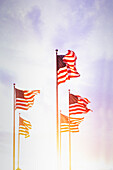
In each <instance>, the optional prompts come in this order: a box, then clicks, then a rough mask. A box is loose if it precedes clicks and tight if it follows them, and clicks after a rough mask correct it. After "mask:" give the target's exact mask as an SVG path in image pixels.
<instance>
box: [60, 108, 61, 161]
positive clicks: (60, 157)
mask: <svg viewBox="0 0 113 170" xmlns="http://www.w3.org/2000/svg"><path fill="white" fill-rule="evenodd" d="M60 119H61V110H60ZM60 160H61V122H60Z"/></svg>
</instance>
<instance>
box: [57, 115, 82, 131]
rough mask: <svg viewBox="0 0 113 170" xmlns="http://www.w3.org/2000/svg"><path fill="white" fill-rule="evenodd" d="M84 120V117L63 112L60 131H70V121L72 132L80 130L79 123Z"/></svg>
mask: <svg viewBox="0 0 113 170" xmlns="http://www.w3.org/2000/svg"><path fill="white" fill-rule="evenodd" d="M83 120H84V117H83V118H72V117H70V121H69V117H68V116H66V115H63V114H60V131H61V132H69V123H70V132H79V124H80V123H81V122H82V121H83Z"/></svg>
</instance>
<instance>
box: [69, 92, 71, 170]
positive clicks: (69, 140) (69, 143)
mask: <svg viewBox="0 0 113 170" xmlns="http://www.w3.org/2000/svg"><path fill="white" fill-rule="evenodd" d="M69 96H70V89H69ZM69 170H71V132H70V114H69Z"/></svg>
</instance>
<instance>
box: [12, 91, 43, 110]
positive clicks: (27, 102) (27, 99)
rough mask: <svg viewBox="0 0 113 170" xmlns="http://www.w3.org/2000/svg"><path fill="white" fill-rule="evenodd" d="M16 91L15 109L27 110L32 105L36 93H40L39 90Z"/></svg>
mask: <svg viewBox="0 0 113 170" xmlns="http://www.w3.org/2000/svg"><path fill="white" fill-rule="evenodd" d="M15 90H16V106H15V107H16V108H15V109H22V110H28V109H29V108H30V107H32V106H33V104H34V97H35V95H37V93H40V90H31V91H30V90H19V89H15Z"/></svg>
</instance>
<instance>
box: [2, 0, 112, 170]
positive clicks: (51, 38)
mask: <svg viewBox="0 0 113 170" xmlns="http://www.w3.org/2000/svg"><path fill="white" fill-rule="evenodd" d="M112 9H113V1H112V0H109V1H108V0H100V1H98V0H48V1H44V0H24V1H23V0H16V1H15V0H0V101H1V102H0V108H1V111H0V166H1V167H2V169H3V170H6V169H9V170H12V168H13V107H14V105H13V104H14V103H13V101H14V89H13V83H15V84H16V88H18V89H21V90H32V89H36V90H40V94H38V95H37V96H36V97H35V103H34V105H33V107H32V108H30V109H29V110H28V111H22V110H16V112H15V114H16V162H15V165H16V168H17V148H18V115H19V113H21V116H22V117H23V118H25V119H26V120H29V121H30V122H31V124H32V129H31V130H30V137H29V138H27V139H25V138H24V137H23V136H21V137H20V168H21V169H23V170H31V169H32V170H44V169H46V170H53V169H55V170H56V169H57V151H56V150H57V149H56V52H55V50H56V49H58V54H62V55H64V54H66V53H67V52H68V50H73V51H74V52H75V54H76V55H77V60H76V67H77V71H78V72H79V73H80V77H79V78H73V79H71V80H70V81H66V82H65V83H62V84H60V85H59V87H58V89H59V110H61V111H62V114H65V115H68V107H69V106H68V103H69V100H68V89H70V91H71V93H73V94H75V95H76V94H77V95H80V96H82V97H86V98H88V99H89V100H90V101H91V103H90V104H88V108H90V109H92V110H93V112H89V113H88V114H86V115H84V116H85V119H84V121H83V122H82V123H81V124H80V127H79V130H80V132H79V133H73V134H71V152H72V153H71V154H72V170H90V169H92V170H113V123H112V122H113V104H112V103H113V76H112V75H113V50H112V46H113V38H112V37H113V10H112ZM68 137H69V136H68V133H63V134H62V135H61V139H62V144H61V149H62V150H61V160H62V161H61V170H64V169H65V170H68V169H69V158H68V152H69V147H68V144H69V143H68V141H69V139H68Z"/></svg>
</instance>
